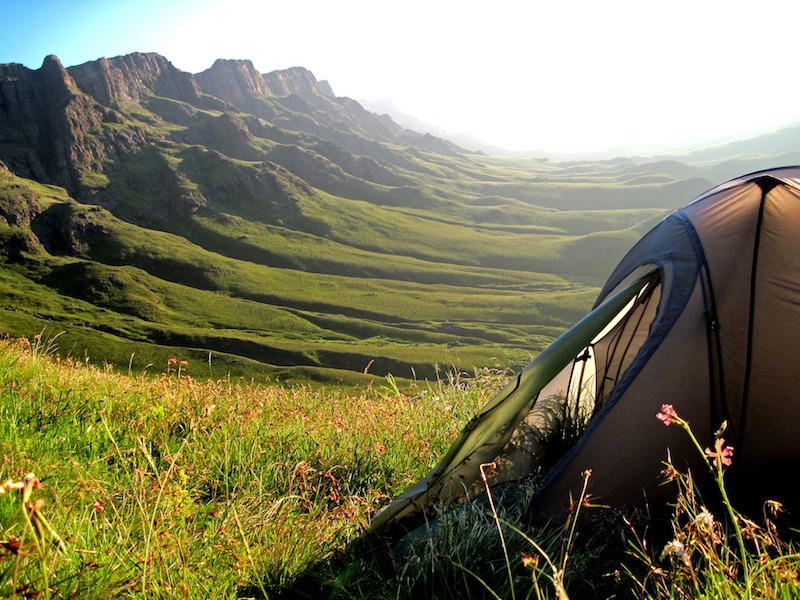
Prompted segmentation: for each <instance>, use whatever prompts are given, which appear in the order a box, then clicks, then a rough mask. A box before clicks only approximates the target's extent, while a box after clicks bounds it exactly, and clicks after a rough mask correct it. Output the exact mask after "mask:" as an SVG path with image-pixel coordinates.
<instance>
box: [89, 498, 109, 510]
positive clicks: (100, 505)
mask: <svg viewBox="0 0 800 600" xmlns="http://www.w3.org/2000/svg"><path fill="white" fill-rule="evenodd" d="M105 509H106V508H105V506H103V503H102V502H101V501H100V500H95V501H94V504H92V510H93V511H95V512H103V511H104V510H105Z"/></svg>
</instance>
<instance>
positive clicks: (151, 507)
mask: <svg viewBox="0 0 800 600" xmlns="http://www.w3.org/2000/svg"><path fill="white" fill-rule="evenodd" d="M44 346H45V344H44V343H42V342H37V341H36V340H34V341H33V342H32V343H29V344H25V343H24V342H21V341H19V340H17V341H13V340H7V341H3V342H0V411H1V412H0V440H2V441H0V452H2V460H3V463H2V476H1V478H2V479H3V480H7V479H11V480H13V481H15V482H17V481H22V480H23V478H24V477H25V475H26V474H27V473H33V474H35V476H36V477H37V478H38V479H39V480H40V481H41V489H37V490H34V491H33V500H34V501H36V502H40V503H42V504H41V506H40V507H38V509H39V511H40V513H41V514H42V515H45V516H46V517H47V519H48V520H49V522H50V524H51V525H52V527H53V530H54V531H55V532H57V533H58V535H59V536H60V537H61V538H63V540H64V542H65V547H66V550H64V551H59V550H57V548H56V547H55V546H54V545H51V544H49V543H47V544H45V545H43V546H42V547H38V546H36V545H35V544H34V543H33V541H35V540H36V536H33V535H31V532H30V531H27V530H26V524H25V521H24V519H22V518H21V517H20V509H19V499H18V498H17V497H16V495H15V494H6V495H4V496H0V522H1V523H2V525H3V527H4V529H5V533H4V534H3V535H4V536H5V537H6V540H5V542H4V543H5V544H6V545H5V548H6V552H5V556H4V557H3V559H2V561H3V563H2V565H3V566H2V567H0V585H2V589H0V594H3V595H11V594H14V593H15V592H16V593H20V594H21V593H23V592H25V591H26V590H27V591H31V590H36V591H39V592H44V591H45V585H49V587H50V589H51V590H52V593H54V594H56V595H58V596H72V595H77V596H80V597H98V598H101V597H106V598H107V597H110V596H113V595H118V594H121V593H126V594H132V595H138V594H145V595H150V594H153V595H161V596H176V595H184V594H185V595H188V596H191V597H226V596H231V597H232V596H235V595H236V594H237V591H241V590H242V589H243V588H247V589H251V590H266V589H268V588H275V587H281V586H283V585H285V584H288V583H289V582H291V580H292V579H293V578H294V577H295V576H296V575H297V574H298V573H300V572H302V571H303V570H304V569H306V568H307V567H308V566H309V565H312V564H314V563H316V562H318V561H320V560H322V559H324V558H325V557H327V556H329V555H330V554H331V553H332V552H333V551H335V550H337V549H340V548H341V547H343V545H344V544H346V542H348V541H349V540H350V539H351V538H352V537H353V536H355V535H356V534H358V533H359V532H360V531H361V530H362V528H363V525H364V524H365V522H366V520H367V518H368V516H369V514H370V513H371V512H372V511H374V510H375V509H376V507H378V506H380V505H382V504H385V503H386V501H387V499H388V498H389V497H391V496H392V495H394V494H396V493H399V492H400V491H401V490H402V489H403V488H405V487H406V486H407V485H409V484H410V483H411V482H412V481H414V480H416V479H417V478H418V477H419V476H421V475H422V474H423V473H424V472H425V471H426V470H427V469H429V468H430V467H431V466H432V465H433V463H434V462H435V461H436V459H437V457H438V456H440V455H441V454H442V453H443V452H444V450H445V449H446V447H447V445H448V444H449V442H450V440H451V439H452V438H453V437H454V436H455V435H456V433H457V430H458V428H459V427H460V426H461V425H462V424H463V422H464V421H465V420H466V419H467V417H468V416H469V415H470V414H472V413H473V412H474V410H475V409H476V407H477V406H478V405H480V404H482V403H483V402H484V401H485V400H486V398H485V396H486V394H487V393H490V390H489V389H487V390H480V391H475V392H463V391H462V392H458V393H453V391H452V389H451V390H449V391H447V392H446V393H440V390H439V389H438V388H437V387H436V386H432V387H428V386H420V387H419V388H418V389H416V390H414V391H413V394H414V395H400V394H398V393H397V391H396V390H395V389H394V388H393V387H392V386H391V385H390V384H389V383H387V386H386V387H385V388H384V389H374V390H367V391H363V392H358V393H353V392H346V391H344V390H336V389H311V388H308V387H297V388H293V389H285V388H280V387H259V386H247V385H241V384H238V383H235V382H232V381H227V380H221V381H213V382H212V381H209V382H199V381H195V380H193V379H192V378H191V376H190V375H189V373H190V372H191V369H192V367H193V365H191V364H189V365H182V364H181V362H182V361H181V358H180V357H176V361H174V364H166V365H163V372H164V374H163V376H161V377H160V378H158V379H155V380H153V379H146V378H136V377H127V376H120V375H117V374H114V373H112V372H110V371H106V370H103V369H98V368H95V367H93V366H91V365H87V364H85V363H82V362H75V361H70V360H60V361H59V360H57V359H55V358H53V357H51V356H49V355H48V354H47V353H46V352H45V351H44V350H45V347H44ZM441 392H444V389H443V390H441ZM23 513H24V511H23ZM14 540H21V542H20V543H21V547H17V548H16V549H15V548H14V543H15V542H14ZM43 573H47V574H48V578H47V582H45V580H44V576H43ZM262 595H263V594H262Z"/></svg>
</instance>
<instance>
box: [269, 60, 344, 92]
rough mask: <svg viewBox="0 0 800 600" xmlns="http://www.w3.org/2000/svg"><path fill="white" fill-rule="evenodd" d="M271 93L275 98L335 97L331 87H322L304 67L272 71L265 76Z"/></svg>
mask: <svg viewBox="0 0 800 600" xmlns="http://www.w3.org/2000/svg"><path fill="white" fill-rule="evenodd" d="M263 79H264V82H265V83H266V85H267V88H268V89H269V91H270V92H271V93H272V94H273V95H275V96H291V95H292V94H295V95H297V96H302V97H305V98H310V97H313V96H326V97H331V98H332V97H333V90H331V89H330V85H327V84H325V85H320V84H319V83H318V82H317V79H316V77H314V74H313V73H312V72H311V71H309V70H308V69H304V68H303V67H292V68H291V69H285V70H282V71H272V72H270V73H267V74H266V75H264V76H263Z"/></svg>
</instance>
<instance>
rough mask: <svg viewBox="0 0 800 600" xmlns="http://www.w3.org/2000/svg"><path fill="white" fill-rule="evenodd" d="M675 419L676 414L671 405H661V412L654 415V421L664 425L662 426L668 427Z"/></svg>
mask: <svg viewBox="0 0 800 600" xmlns="http://www.w3.org/2000/svg"><path fill="white" fill-rule="evenodd" d="M677 418H678V413H676V412H675V409H674V408H672V404H662V405H661V412H659V413H656V419H658V420H659V421H661V422H662V423H664V425H670V424H671V423H672V421H673V420H675V419H677Z"/></svg>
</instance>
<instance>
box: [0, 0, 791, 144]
mask: <svg viewBox="0 0 800 600" xmlns="http://www.w3.org/2000/svg"><path fill="white" fill-rule="evenodd" d="M797 17H800V3H794V2H785V1H784V0H781V1H776V0H761V1H760V2H758V3H752V2H738V1H736V0H728V1H726V2H723V1H717V0H674V1H672V2H669V3H666V2H664V3H655V2H646V1H644V0H637V1H634V0H604V1H603V2H599V1H589V0H581V1H578V0H560V1H558V2H556V1H554V0H546V1H539V0H527V1H524V2H523V1H516V0H514V1H512V0H494V1H493V2H489V1H488V0H486V1H483V2H475V1H472V0H460V1H451V0H424V1H423V0H405V1H403V2H396V1H394V0H383V1H381V0H369V1H368V0H338V1H337V2H334V1H332V0H281V1H280V2H272V1H256V0H222V1H220V0H192V1H189V0H158V1H156V0H137V1H134V0H105V1H101V0H60V1H54V0H0V18H1V19H2V23H3V35H2V38H0V63H7V62H18V63H22V64H24V65H26V66H27V67H29V68H32V69H36V68H39V67H40V66H41V63H42V60H43V59H44V57H45V56H47V55H48V54H55V55H57V56H58V57H59V58H60V59H61V61H62V63H63V64H64V66H71V65H75V64H80V63H83V62H86V61H89V60H95V59H97V58H99V57H102V56H105V57H112V56H118V55H121V54H127V53H130V52H135V51H141V52H158V53H160V54H163V55H164V56H165V57H167V58H168V59H169V60H170V61H172V63H173V64H174V65H175V66H176V67H178V68H179V69H182V70H185V71H189V72H192V73H197V72H199V71H202V70H205V69H207V68H208V67H210V66H211V64H212V63H213V61H214V60H215V59H216V58H237V59H250V60H252V61H253V63H254V64H255V66H256V68H257V69H258V70H259V71H261V72H262V73H267V72H269V71H272V70H275V69H283V68H288V67H292V66H303V67H306V68H308V69H310V70H311V71H312V72H313V73H314V74H315V76H316V77H317V78H318V79H327V80H328V81H329V82H330V84H331V86H332V87H333V90H334V92H335V93H336V94H338V95H342V96H350V97H352V98H355V99H357V100H369V101H375V100H380V99H390V100H391V101H392V102H393V104H394V105H395V106H397V108H398V109H400V110H402V111H403V112H406V113H409V114H411V115H413V116H415V117H417V118H419V119H421V120H424V121H426V122H429V123H431V124H432V125H435V126H438V127H439V128H441V129H445V130H449V131H452V132H454V133H471V134H472V135H474V136H476V137H478V138H480V139H483V140H485V141H486V142H489V143H493V144H496V145H498V146H502V147H505V148H509V149H513V150H533V149H545V150H549V151H554V152H592V151H602V150H608V149H612V148H620V149H624V150H628V149H648V148H652V149H656V148H664V147H669V146H673V145H680V144H684V143H695V142H700V141H706V140H715V139H720V138H724V137H729V136H734V135H745V134H748V133H750V132H754V131H758V130H761V129H765V128H772V127H777V126H780V125H783V124H789V123H795V122H800V102H798V101H797V91H798V88H799V87H800V85H798V84H797V83H796V77H795V75H794V62H795V61H794V57H795V56H796V55H797V49H796V41H795V40H794V36H792V35H787V31H790V30H791V27H789V26H787V25H785V24H787V23H793V22H796V21H797V20H798V19H797Z"/></svg>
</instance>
